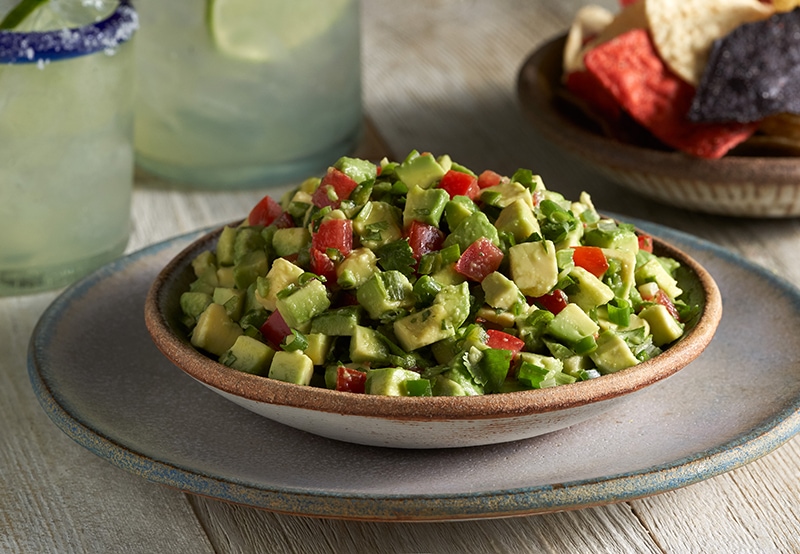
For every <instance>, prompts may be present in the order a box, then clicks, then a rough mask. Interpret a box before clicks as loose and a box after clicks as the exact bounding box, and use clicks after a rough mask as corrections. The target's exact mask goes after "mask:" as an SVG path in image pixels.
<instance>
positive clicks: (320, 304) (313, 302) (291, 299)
mask: <svg viewBox="0 0 800 554" xmlns="http://www.w3.org/2000/svg"><path fill="white" fill-rule="evenodd" d="M330 305H331V301H330V299H329V298H328V289H326V288H325V285H323V284H322V282H321V281H320V280H319V279H311V280H310V281H309V282H308V283H306V284H305V285H303V286H301V287H298V288H297V289H296V290H294V291H293V292H292V293H291V294H289V295H288V296H282V295H279V296H278V299H277V300H276V301H275V309H277V310H278V311H279V312H280V314H281V316H283V319H284V321H285V322H286V324H287V325H288V326H289V327H291V328H293V329H299V328H301V327H302V326H303V324H304V323H307V322H310V321H311V320H312V319H313V318H314V317H315V316H317V315H319V314H321V313H322V312H324V311H325V310H327V309H328V308H329V307H330Z"/></svg>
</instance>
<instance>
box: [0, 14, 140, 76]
mask: <svg viewBox="0 0 800 554" xmlns="http://www.w3.org/2000/svg"><path fill="white" fill-rule="evenodd" d="M138 28H139V16H138V14H137V13H136V11H135V10H134V9H133V7H132V6H131V5H130V0H120V3H119V5H118V6H117V9H115V10H114V13H112V14H111V15H110V16H108V17H107V18H106V19H104V20H102V21H98V22H97V23H92V24H91V25H86V26H85V27H80V28H75V29H57V30H54V31H32V32H26V33H20V32H15V31H0V63H4V64H18V63H19V64H23V63H41V62H50V61H56V60H62V59H67V58H76V57H79V56H85V55H87V54H93V53H95V52H99V51H101V50H108V49H114V48H116V47H117V46H119V45H120V44H122V43H124V42H126V41H128V40H130V39H131V37H132V36H133V34H134V32H136V30H137V29H138Z"/></svg>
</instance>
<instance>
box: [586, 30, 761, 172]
mask: <svg viewBox="0 0 800 554" xmlns="http://www.w3.org/2000/svg"><path fill="white" fill-rule="evenodd" d="M584 62H585V64H586V69H587V71H589V72H590V73H591V74H593V75H594V76H595V77H596V78H597V80H598V82H600V83H601V85H602V86H603V88H605V89H606V90H607V91H608V92H609V93H610V94H611V95H612V96H614V98H616V100H617V102H618V103H619V104H620V105H621V106H622V108H623V109H624V110H625V111H626V112H627V113H629V114H630V115H631V117H633V118H634V119H635V120H636V121H637V122H638V123H639V124H641V125H642V126H643V127H645V128H646V129H647V130H649V131H650V132H651V133H652V134H653V135H655V136H656V137H657V138H658V139H659V140H661V141H662V142H664V143H665V144H666V145H668V146H671V147H672V148H675V149H677V150H681V151H683V152H686V153H687V154H690V155H692V156H697V157H701V158H710V159H715V158H721V157H722V156H724V155H725V153H726V152H728V150H730V149H731V148H733V147H734V146H736V145H737V144H739V143H740V142H742V141H744V140H746V139H747V138H748V137H750V136H751V135H752V134H753V133H754V132H755V130H756V128H757V126H758V125H757V124H747V125H743V124H713V123H693V122H691V121H689V120H688V119H687V118H686V114H687V112H688V110H689V106H690V105H691V102H692V98H693V97H694V94H695V89H694V87H693V86H691V85H689V84H688V83H686V82H685V81H683V80H682V79H680V78H679V77H677V76H676V75H675V74H674V73H672V72H671V71H670V69H669V68H668V67H667V66H666V65H665V63H664V62H663V61H662V60H661V58H660V57H659V56H658V53H657V52H656V49H655V47H654V44H653V41H652V40H651V38H650V35H649V33H648V32H647V31H645V30H643V29H634V30H632V31H628V32H627V33H625V34H623V35H620V36H619V37H617V38H615V39H612V40H610V41H609V42H606V43H605V44H602V45H600V46H598V47H596V48H594V49H592V50H591V51H590V52H588V53H587V54H586V57H585V58H584Z"/></svg>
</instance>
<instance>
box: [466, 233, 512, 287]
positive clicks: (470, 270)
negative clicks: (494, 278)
mask: <svg viewBox="0 0 800 554" xmlns="http://www.w3.org/2000/svg"><path fill="white" fill-rule="evenodd" d="M502 261H503V251H502V250H500V249H499V248H498V247H497V246H495V245H494V243H492V241H491V240H489V239H487V238H486V237H481V238H479V239H478V240H476V241H475V242H473V243H472V244H470V245H469V246H468V247H467V249H466V250H464V253H463V254H461V257H460V258H459V259H458V261H457V262H456V266H455V269H456V271H458V272H459V273H460V274H462V275H463V276H465V277H466V278H467V279H471V280H473V281H478V282H481V281H483V280H484V278H485V277H486V276H487V275H489V274H490V273H492V272H493V271H497V268H498V267H500V263H501V262H502Z"/></svg>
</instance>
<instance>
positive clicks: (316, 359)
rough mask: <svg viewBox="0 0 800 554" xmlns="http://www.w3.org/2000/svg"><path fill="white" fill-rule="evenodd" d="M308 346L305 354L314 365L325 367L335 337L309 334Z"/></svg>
mask: <svg viewBox="0 0 800 554" xmlns="http://www.w3.org/2000/svg"><path fill="white" fill-rule="evenodd" d="M306 340H307V341H308V346H307V347H306V348H305V350H303V353H304V354H305V355H306V356H308V357H309V358H311V361H312V362H313V364H314V365H323V364H324V363H325V360H326V359H327V357H328V352H330V350H331V345H332V344H333V337H332V336H330V335H325V334H322V333H308V334H307V335H306Z"/></svg>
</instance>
